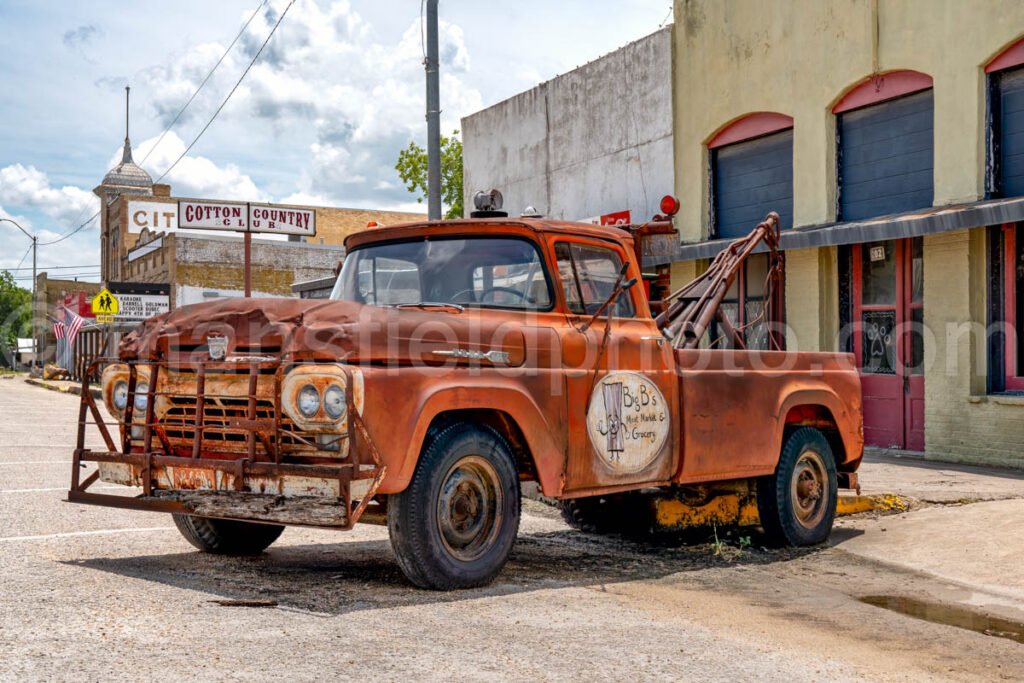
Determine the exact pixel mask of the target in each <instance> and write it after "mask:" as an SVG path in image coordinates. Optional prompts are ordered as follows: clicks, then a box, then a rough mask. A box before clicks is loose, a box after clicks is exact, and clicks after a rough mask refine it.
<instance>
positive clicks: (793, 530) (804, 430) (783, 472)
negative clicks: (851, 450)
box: [757, 427, 838, 546]
mask: <svg viewBox="0 0 1024 683" xmlns="http://www.w3.org/2000/svg"><path fill="white" fill-rule="evenodd" d="M837 494H838V484H837V481H836V464H835V458H834V457H833V455H832V448H831V447H830V446H829V444H828V440H827V439H825V436H824V435H823V434H822V433H821V432H819V431H818V430H817V429H813V428H811V427H801V428H800V429H797V430H796V431H794V432H793V433H792V434H790V435H789V438H787V439H786V443H785V445H783V447H782V454H781V455H780V456H779V466H778V467H777V468H776V470H775V474H773V475H770V476H767V477H762V478H760V479H759V480H758V481H757V510H758V514H759V515H760V517H761V526H762V527H764V531H765V534H766V535H767V537H768V540H769V542H771V543H773V544H775V545H789V546H803V545H814V544H816V543H822V542H823V541H825V540H826V539H827V538H828V536H829V534H830V533H831V532H832V521H833V520H834V519H835V515H836V501H837Z"/></svg>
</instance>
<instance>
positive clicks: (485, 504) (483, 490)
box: [437, 455, 504, 562]
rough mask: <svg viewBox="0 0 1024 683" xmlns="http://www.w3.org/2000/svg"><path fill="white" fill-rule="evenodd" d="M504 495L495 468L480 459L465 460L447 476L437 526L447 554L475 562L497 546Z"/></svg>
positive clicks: (471, 457) (469, 457)
mask: <svg viewBox="0 0 1024 683" xmlns="http://www.w3.org/2000/svg"><path fill="white" fill-rule="evenodd" d="M503 502H504V493H503V492H502V490H501V485H500V483H499V478H498V473H497V471H496V470H495V469H494V466H493V465H492V464H491V463H490V462H489V461H487V460H486V459H485V458H482V457H480V456H478V455H471V456H468V457H465V458H462V459H461V460H459V461H458V462H457V463H455V464H454V465H452V467H451V469H449V470H448V472H447V474H445V478H444V483H443V484H442V485H441V495H440V496H438V500H437V526H438V530H439V531H440V535H441V542H442V543H443V544H444V547H445V549H446V550H447V551H448V553H449V554H450V555H451V556H452V557H454V558H455V559H457V560H460V561H462V562H472V561H473V560H476V559H478V558H479V557H481V556H482V555H484V554H486V552H487V551H488V550H490V548H491V547H492V546H493V545H494V543H495V540H496V539H497V537H498V529H499V527H500V522H501V512H500V511H501V509H502V503H503Z"/></svg>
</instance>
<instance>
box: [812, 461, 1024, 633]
mask: <svg viewBox="0 0 1024 683" xmlns="http://www.w3.org/2000/svg"><path fill="white" fill-rule="evenodd" d="M860 472H861V481H862V486H863V492H864V493H865V494H878V493H882V492H886V493H897V494H899V495H901V496H904V497H907V498H910V499H913V501H917V502H919V503H924V505H923V506H922V505H917V504H915V505H914V509H911V510H910V511H909V512H904V513H900V514H894V515H883V516H878V515H874V516H871V515H861V516H858V517H847V518H844V519H842V520H840V521H837V522H836V531H835V532H834V533H833V537H832V541H831V542H832V545H833V547H835V548H836V549H838V550H840V551H842V552H845V553H849V554H851V555H854V556H856V557H859V558H863V559H866V560H870V561H872V562H877V563H880V564H883V565H886V566H889V567H892V568H896V569H899V570H903V571H908V572H912V573H914V574H920V575H925V576H929V577H931V578H933V579H938V581H939V582H940V583H941V584H942V585H943V586H945V587H944V588H943V590H942V591H941V593H940V594H937V595H933V596H932V598H933V599H935V600H937V601H939V602H945V603H959V604H961V605H964V606H965V607H968V608H972V609H979V608H980V609H982V610H984V611H986V612H992V613H1001V614H1003V615H1004V616H1007V617H1013V618H1017V619H1021V618H1022V617H1024V573H1021V571H1020V568H1021V567H1022V566H1024V534H1022V533H1021V531H1020V530H1021V527H1022V525H1024V472H1018V471H1008V470H998V469H993V468H987V467H972V466H968V465H951V464H944V463H936V462H931V461H927V462H926V461H923V460H919V459H913V458H906V457H892V456H890V455H886V454H879V453H876V452H872V453H870V454H868V455H867V456H866V458H865V462H864V465H863V466H862V467H861V470H860ZM913 501H912V502H913ZM979 501H980V502H979Z"/></svg>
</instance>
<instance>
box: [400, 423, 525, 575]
mask: <svg viewBox="0 0 1024 683" xmlns="http://www.w3.org/2000/svg"><path fill="white" fill-rule="evenodd" d="M519 504H520V500H519V476H518V473H517V471H516V467H515V461H514V460H513V458H512V453H511V451H510V450H509V447H508V444H506V443H505V440H504V439H502V438H501V437H500V436H499V435H498V434H496V433H495V432H494V431H492V430H490V429H487V428H485V427H480V426H476V425H470V424H456V425H452V426H450V427H448V428H447V429H445V430H444V431H442V432H441V433H439V434H438V435H437V436H436V437H434V439H433V440H432V441H431V443H430V445H429V446H428V447H427V448H426V450H425V451H424V452H423V454H422V455H421V456H420V461H419V463H417V465H416V471H415V473H414V474H413V477H412V481H410V482H409V485H408V487H406V489H405V490H404V491H402V492H401V493H399V494H395V495H392V496H391V497H390V498H389V499H388V531H389V532H390V535H391V547H392V548H393V549H394V551H395V556H396V558H397V560H398V564H399V566H400V567H401V568H402V571H403V572H404V573H405V575H406V577H408V579H409V580H410V581H412V582H413V583H414V584H416V585H417V586H419V587H421V588H430V589H433V590H452V589H456V588H472V587H475V586H483V585H486V584H488V583H490V582H491V581H493V580H494V578H495V577H496V576H497V575H498V573H499V572H500V571H501V569H502V567H504V566H505V561H506V560H507V559H508V555H509V552H510V551H511V550H512V544H513V543H514V542H515V538H516V533H517V532H518V531H519Z"/></svg>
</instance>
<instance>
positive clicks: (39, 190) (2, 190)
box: [0, 164, 100, 224]
mask: <svg viewBox="0 0 1024 683" xmlns="http://www.w3.org/2000/svg"><path fill="white" fill-rule="evenodd" d="M0 202H2V203H4V204H6V205H8V206H13V207H17V208H18V209H25V210H35V211H39V212H41V213H43V214H45V215H47V216H49V217H50V218H53V219H54V220H56V221H58V222H60V223H63V224H71V223H72V222H74V221H81V220H85V219H87V218H88V217H89V216H90V215H91V214H92V213H94V212H95V211H96V210H97V209H99V207H100V202H99V199H98V198H97V197H96V196H95V195H94V194H93V193H92V192H88V191H86V190H83V189H82V188H79V187H75V186H73V185H64V186H63V187H59V188H58V187H53V186H51V185H50V179H49V177H47V175H46V174H45V173H43V172H42V171H40V170H39V169H37V168H36V167H34V166H23V165H21V164H11V165H10V166H5V167H3V168H0Z"/></svg>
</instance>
